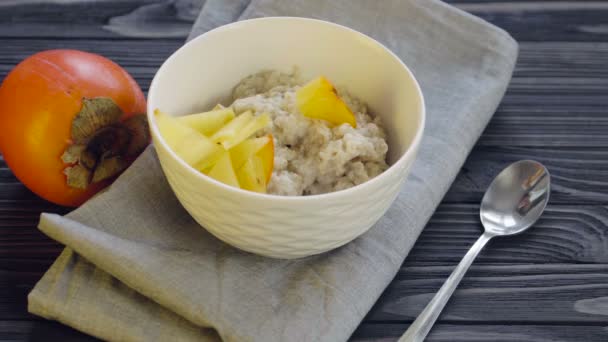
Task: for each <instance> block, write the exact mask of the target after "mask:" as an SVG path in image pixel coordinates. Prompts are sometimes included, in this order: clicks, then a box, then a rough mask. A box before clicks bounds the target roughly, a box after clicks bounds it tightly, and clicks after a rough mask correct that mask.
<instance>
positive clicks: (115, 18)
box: [0, 0, 608, 41]
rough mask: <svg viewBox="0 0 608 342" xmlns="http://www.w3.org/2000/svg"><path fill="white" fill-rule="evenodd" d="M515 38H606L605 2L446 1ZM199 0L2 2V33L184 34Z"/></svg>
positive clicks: (71, 35)
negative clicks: (500, 28)
mask: <svg viewBox="0 0 608 342" xmlns="http://www.w3.org/2000/svg"><path fill="white" fill-rule="evenodd" d="M447 2H452V3H454V5H455V6H457V7H459V8H461V9H463V10H465V11H468V12H470V13H473V14H475V15H477V16H479V17H482V18H484V19H486V20H488V21H489V22H491V23H493V24H495V25H497V26H499V27H502V28H504V29H505V30H507V31H508V32H509V33H510V34H511V35H513V36H514V37H515V38H516V39H517V40H521V41H523V40H526V41H608V5H607V4H606V3H605V2H603V1H447ZM201 3H202V1H201V0H173V1H171V0H126V1H122V0H103V1H85V0H81V1H61V0H38V1H32V0H27V1H15V0H10V1H3V2H0V36H2V37H49V38H51V37H55V38H57V37H69V38H77V39H82V38H103V39H112V38H119V37H122V38H135V39H137V38H174V39H178V38H179V39H183V38H185V37H186V36H187V34H188V32H189V31H190V27H191V25H192V23H193V22H194V19H195V18H196V15H197V14H198V10H199V8H200V4H201Z"/></svg>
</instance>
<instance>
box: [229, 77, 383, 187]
mask: <svg viewBox="0 0 608 342" xmlns="http://www.w3.org/2000/svg"><path fill="white" fill-rule="evenodd" d="M303 83H304V82H302V80H301V79H300V76H299V74H298V72H297V70H295V71H294V72H292V73H281V72H278V71H263V72H260V73H257V74H254V75H251V76H248V77H246V78H245V79H243V80H242V81H241V82H240V83H239V84H238V85H237V86H236V87H235V88H234V90H233V94H232V97H233V100H234V102H233V103H232V108H233V109H234V111H235V112H236V113H237V114H240V113H242V112H245V111H247V110H251V111H252V112H254V114H255V115H260V114H262V113H268V114H269V115H270V117H271V118H272V123H271V125H270V126H269V127H268V128H266V130H265V131H264V132H261V133H260V134H259V135H264V134H268V133H272V135H273V137H274V146H275V154H274V171H273V174H272V178H271V180H270V183H269V184H268V189H267V190H268V193H270V194H276V195H287V196H297V195H314V194H322V193H327V192H332V191H338V190H342V189H346V188H350V187H352V186H355V185H357V184H361V183H363V182H365V181H367V180H369V179H371V178H373V177H375V176H377V175H378V174H380V173H382V172H383V171H384V170H386V169H387V168H388V165H387V164H386V153H387V150H388V146H387V143H386V133H385V131H384V128H383V126H382V123H381V122H380V119H379V118H378V117H373V116H372V115H370V114H369V113H368V111H367V106H366V105H365V103H363V102H361V101H360V100H359V99H357V98H355V97H353V96H351V95H349V94H348V92H347V91H346V90H343V89H340V88H338V94H339V96H340V97H341V98H342V99H343V100H344V102H345V103H346V104H347V105H348V107H349V108H350V109H351V111H352V112H353V113H354V114H355V118H356V121H357V128H353V127H352V126H350V125H349V124H342V125H339V126H335V127H332V126H331V125H330V124H329V123H327V122H326V121H323V120H317V119H310V118H308V117H305V116H303V115H301V114H300V113H299V112H298V109H297V107H296V93H295V92H296V90H297V89H298V88H299V87H300V85H302V84H303Z"/></svg>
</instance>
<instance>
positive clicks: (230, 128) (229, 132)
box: [211, 111, 253, 143]
mask: <svg viewBox="0 0 608 342" xmlns="http://www.w3.org/2000/svg"><path fill="white" fill-rule="evenodd" d="M252 118H253V114H252V113H251V112H250V111H247V112H245V113H242V114H241V115H239V116H237V117H236V118H234V119H232V121H230V122H229V123H228V124H226V125H225V126H224V127H222V128H220V130H219V131H217V132H215V133H214V134H213V135H212V136H211V140H213V141H214V142H216V143H221V142H223V141H226V140H228V139H231V138H232V137H234V136H236V135H237V134H238V132H239V131H241V130H243V128H244V127H245V126H247V124H248V123H249V121H250V120H251V119H252Z"/></svg>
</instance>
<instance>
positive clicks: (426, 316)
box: [399, 232, 494, 342]
mask: <svg viewBox="0 0 608 342" xmlns="http://www.w3.org/2000/svg"><path fill="white" fill-rule="evenodd" d="M493 237H494V235H492V234H490V233H488V232H485V233H483V235H481V236H480V237H479V239H477V241H476V242H475V244H474V245H473V247H471V249H469V251H468V252H467V254H466V255H465V256H464V258H462V261H460V263H459V264H458V266H456V268H455V269H454V271H453V272H452V274H450V277H449V278H448V279H447V280H446V281H445V283H444V284H443V286H441V289H439V292H437V294H435V297H433V299H432V300H431V301H430V302H429V303H428V304H427V306H426V308H424V310H423V311H422V313H420V315H418V318H416V320H415V321H414V323H412V325H410V327H409V329H407V331H406V332H405V334H403V336H401V338H400V339H399V342H421V341H423V340H424V338H425V337H426V335H427V334H428V333H429V331H430V330H431V328H432V327H433V324H435V321H436V320H437V318H438V317H439V314H440V313H441V311H442V310H443V307H444V306H445V304H446V303H447V302H448V300H449V299H450V297H451V296H452V293H454V290H456V287H457V286H458V284H459V283H460V280H462V277H464V274H465V273H466V272H467V270H468V269H469V267H470V266H471V264H472V263H473V260H475V258H476V257H477V255H478V254H479V252H481V250H482V249H483V247H484V246H485V245H486V243H487V242H488V241H490V239H491V238H493Z"/></svg>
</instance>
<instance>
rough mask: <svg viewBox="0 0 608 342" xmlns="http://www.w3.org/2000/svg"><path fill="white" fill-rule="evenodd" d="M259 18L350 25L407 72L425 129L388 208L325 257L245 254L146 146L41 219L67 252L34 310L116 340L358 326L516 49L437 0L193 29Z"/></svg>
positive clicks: (263, 5)
mask: <svg viewBox="0 0 608 342" xmlns="http://www.w3.org/2000/svg"><path fill="white" fill-rule="evenodd" d="M263 16H300V17H313V18H320V19H325V20H329V21H333V22H336V23H339V24H343V25H346V26H349V27H352V28H354V29H356V30H359V31H361V32H364V33H366V34H368V35H370V36H372V37H374V38H375V39H377V40H379V41H381V42H382V43H384V44H385V45H386V46H387V47H388V48H389V49H391V50H392V51H393V52H395V53H396V54H397V55H398V56H399V57H400V58H401V59H402V60H403V61H404V62H405V63H406V64H407V65H408V66H409V67H410V68H411V69H412V70H413V72H414V74H415V76H416V77H417V79H418V80H419V81H420V84H421V86H422V90H423V93H424V95H425V98H426V105H427V113H428V114H427V115H428V117H427V126H426V130H425V134H424V139H423V142H422V146H421V150H420V152H419V156H418V159H417V161H416V162H415V164H414V167H413V170H412V173H411V175H410V176H409V179H408V181H407V182H406V185H405V186H404V187H403V189H402V191H401V193H400V195H399V196H398V198H397V200H396V201H395V203H394V205H393V206H392V207H391V209H390V210H389V211H388V212H387V213H386V215H385V216H384V217H383V218H382V219H381V220H380V221H379V222H378V223H377V224H376V225H375V226H374V227H373V228H372V229H371V230H370V231H369V232H367V233H366V234H364V235H363V236H361V237H360V238H358V239H356V240H355V241H354V242H352V243H349V244H347V245H346V246H344V247H341V248H339V249H337V250H334V251H332V252H329V253H326V254H323V255H318V256H313V257H308V258H304V259H300V260H274V259H268V258H264V257H260V256H256V255H252V254H249V253H246V252H242V251H239V250H237V249H235V248H232V247H230V246H228V245H226V244H224V243H222V242H220V241H219V240H217V239H215V238H214V237H213V236H211V235H210V234H208V233H207V232H206V231H205V230H204V229H202V228H201V227H200V226H198V225H197V224H196V223H195V222H194V221H193V220H192V219H191V218H190V217H189V215H188V214H187V213H186V211H185V210H184V209H183V208H182V207H181V205H180V204H179V202H178V201H177V200H176V198H175V197H174V195H173V193H172V192H171V189H170V188H169V186H168V185H167V183H166V181H165V177H164V176H163V173H162V171H161V168H160V166H159V163H158V160H157V158H156V154H155V152H154V150H153V149H152V148H148V149H147V150H146V151H145V152H144V153H143V154H142V156H141V157H139V159H138V160H137V161H136V162H135V163H134V164H133V165H132V166H131V167H130V168H129V169H128V170H127V171H126V172H125V173H124V174H123V175H122V176H121V177H120V178H119V179H118V180H117V181H116V182H115V183H114V184H113V185H112V186H111V187H110V188H109V190H107V191H106V192H104V193H102V194H100V195H98V196H97V197H95V198H93V199H92V200H90V201H88V202H87V203H86V204H84V205H83V206H81V207H80V208H78V209H76V210H75V211H73V212H71V213H70V214H68V215H66V216H64V217H61V216H58V215H54V214H43V215H42V216H41V220H40V225H39V227H40V229H41V230H42V231H43V232H44V233H45V234H47V235H48V236H50V237H51V238H53V239H55V240H57V241H59V242H61V243H63V244H65V245H66V246H67V247H66V248H65V250H64V251H63V253H62V254H61V255H60V256H59V258H58V259H57V261H55V263H54V264H53V265H52V267H51V268H50V269H49V271H48V272H47V273H46V274H45V275H44V277H43V278H42V280H40V282H39V283H38V284H37V285H36V287H35V288H34V289H33V290H32V292H31V293H30V295H29V297H28V299H29V310H30V312H32V313H34V314H37V315H40V316H42V317H46V318H48V319H53V320H57V321H60V322H63V323H65V324H67V325H70V326H72V327H74V328H76V329H79V330H81V331H84V332H86V333H89V334H91V335H94V336H97V337H100V338H103V339H107V340H117V341H118V340H120V341H200V340H217V339H223V340H226V341H341V340H346V339H347V338H348V337H349V336H350V335H351V334H352V332H353V331H354V330H355V328H356V327H357V325H358V324H359V322H360V321H361V320H362V319H363V317H364V316H365V314H366V313H367V312H368V310H369V309H370V308H371V306H372V305H373V304H374V302H375V301H376V299H377V298H378V297H379V295H380V294H381V292H382V291H383V290H384V288H385V287H386V286H387V285H388V284H389V283H390V281H391V279H392V278H393V277H394V275H395V274H396V272H397V270H398V269H399V266H400V265H401V263H402V262H403V260H404V258H405V256H406V255H407V254H408V252H409V250H410V249H411V248H412V245H413V244H414V242H415V240H416V238H417V237H418V235H419V233H420V232H421V230H422V228H423V227H424V225H425V223H426V222H427V220H428V219H429V217H430V216H431V214H432V213H433V211H434V210H435V208H436V207H437V205H438V204H439V202H440V200H441V198H442V196H443V195H444V194H445V192H446V191H447V189H448V187H449V186H450V183H451V182H452V181H453V179H454V177H455V176H456V174H457V172H458V170H459V169H460V167H461V166H462V164H463V162H464V160H465V158H466V156H467V154H468V153H469V151H470V149H471V148H472V146H473V144H474V143H475V141H476V140H477V138H478V137H479V135H480V134H481V132H482V130H483V128H484V127H485V125H486V124H487V122H488V121H489V119H490V118H491V116H492V114H493V113H494V111H495V110H496V107H497V105H498V103H499V101H500V99H501V97H502V96H503V94H504V92H505V88H506V86H507V83H508V82H509V79H510V77H511V73H512V71H513V67H514V63H515V60H516V56H517V44H516V43H515V41H514V40H513V39H512V38H510V37H509V35H508V34H506V33H505V32H503V31H502V30H500V29H498V28H496V27H494V26H492V25H490V24H488V23H486V22H484V21H482V20H480V19H478V18H476V17H473V16H471V15H469V14H466V13H463V12H461V11H460V10H457V9H455V8H453V7H450V6H448V5H446V4H444V3H441V2H439V1H435V0H410V1H408V0H383V1H367V0H333V1H325V0H302V1H280V0H253V1H245V0H230V1H224V0H208V1H207V2H206V3H205V4H204V6H203V9H202V12H201V14H200V18H198V20H197V21H196V24H195V27H194V30H193V36H194V35H197V34H200V33H202V32H204V31H206V30H209V29H211V28H213V27H215V26H217V25H221V24H225V23H228V22H231V21H234V20H240V19H245V18H252V17H263ZM338 53H339V52H338ZM253 71H255V70H252V72H253Z"/></svg>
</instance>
